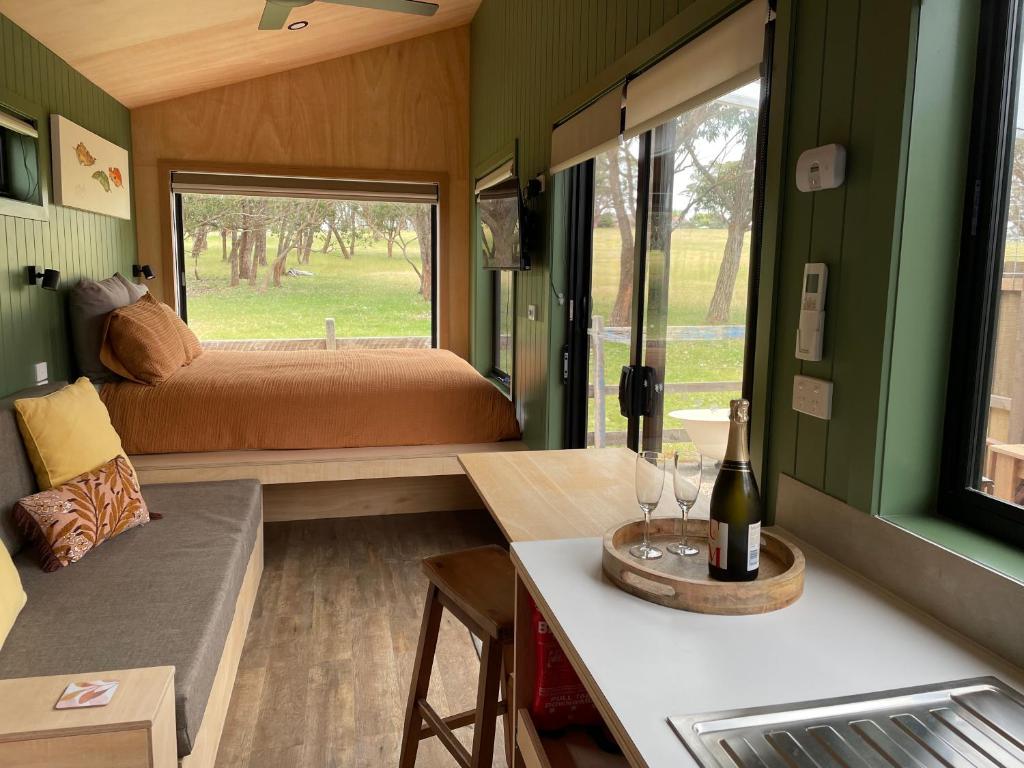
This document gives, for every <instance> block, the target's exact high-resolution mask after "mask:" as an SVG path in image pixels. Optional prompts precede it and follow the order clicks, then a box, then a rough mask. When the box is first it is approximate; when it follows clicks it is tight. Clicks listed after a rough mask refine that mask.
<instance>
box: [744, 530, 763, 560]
mask: <svg viewBox="0 0 1024 768" xmlns="http://www.w3.org/2000/svg"><path fill="white" fill-rule="evenodd" d="M760 563H761V524H760V523H754V524H753V525H752V526H750V527H749V528H747V570H748V571H756V570H757V568H758V566H759V565H760Z"/></svg>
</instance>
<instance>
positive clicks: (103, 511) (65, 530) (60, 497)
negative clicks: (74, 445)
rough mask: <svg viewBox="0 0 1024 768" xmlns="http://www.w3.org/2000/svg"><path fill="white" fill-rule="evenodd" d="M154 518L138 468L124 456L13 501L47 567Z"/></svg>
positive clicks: (68, 561) (65, 561) (72, 560)
mask: <svg viewBox="0 0 1024 768" xmlns="http://www.w3.org/2000/svg"><path fill="white" fill-rule="evenodd" d="M154 516H155V515H154ZM149 518H150V515H149V510H148V509H147V508H146V502H145V501H144V500H143V498H142V493H141V491H140V490H139V483H138V480H137V479H136V478H135V472H134V471H133V469H132V466H131V464H129V463H128V461H127V460H126V459H125V458H124V457H123V456H117V457H115V458H113V459H111V460H110V461H108V462H107V463H106V464H103V465H102V466H100V467H98V468H97V469H94V470H92V471H91V472H86V473H84V474H81V475H79V476H78V477H76V478H74V479H72V480H69V481H68V482H67V483H65V484H64V485H59V486H57V487H56V488H51V489H50V490H48V491H42V492H40V493H37V494H34V495H32V496H28V497H26V498H24V499H22V500H21V501H19V502H18V503H17V504H15V505H14V519H15V520H16V521H17V523H18V525H19V526H20V527H21V528H22V530H24V531H25V533H26V535H27V536H28V537H29V538H30V539H31V540H32V541H33V542H34V543H35V545H36V549H37V551H38V552H39V556H40V559H41V560H42V566H43V570H45V571H55V570H57V569H58V568H61V567H64V566H67V565H70V564H71V563H76V562H78V561H79V560H81V559H82V558H83V557H84V556H85V554H86V553H87V552H89V551H90V550H92V549H93V548H95V547H98V546H99V545H100V544H102V543H103V542H104V541H106V540H107V539H112V538H114V537H115V536H117V535H118V534H120V533H124V532H125V531H127V530H128V529H129V528H134V527H136V526H138V525H143V524H145V523H148V522H149Z"/></svg>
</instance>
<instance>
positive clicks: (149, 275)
mask: <svg viewBox="0 0 1024 768" xmlns="http://www.w3.org/2000/svg"><path fill="white" fill-rule="evenodd" d="M139 275H141V276H142V277H144V278H146V279H147V280H152V279H153V278H154V277H156V272H154V271H153V268H152V267H151V266H149V264H143V265H142V266H139V265H138V264H132V277H139Z"/></svg>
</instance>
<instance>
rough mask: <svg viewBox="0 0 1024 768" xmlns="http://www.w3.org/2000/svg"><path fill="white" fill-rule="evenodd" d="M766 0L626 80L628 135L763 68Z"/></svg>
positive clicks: (754, 2) (754, 0) (750, 5)
mask: <svg viewBox="0 0 1024 768" xmlns="http://www.w3.org/2000/svg"><path fill="white" fill-rule="evenodd" d="M767 20H768V2H767V0H752V2H750V3H748V4H747V5H745V6H743V7H742V8H740V9H739V10H737V11H736V12H734V13H733V14H732V15H730V16H728V17H726V18H725V19H723V20H722V21H720V22H719V23H718V24H716V25H715V26H713V27H711V28H710V29H709V30H707V31H706V32H704V33H703V34H701V35H699V36H698V37H696V38H694V39H693V40H691V41H690V42H689V43H687V44H686V45H684V46H683V47H682V48H680V49H679V50H678V51H676V52H675V53H672V54H670V55H669V56H667V57H666V58H664V59H662V60H661V61H659V62H658V63H657V64H655V65H654V66H653V67H651V68H650V69H648V70H646V71H645V72H643V73H642V74H641V75H639V76H638V77H636V78H634V79H633V80H630V81H629V83H628V84H627V86H626V122H625V136H626V137H627V138H629V137H632V136H636V135H638V134H641V133H643V132H644V131H647V130H650V129H651V128H654V127H656V126H658V125H661V124H662V123H664V122H666V121H668V120H670V119H672V118H673V117H675V116H677V115H679V114H682V113H683V112H685V111H686V110H687V109H689V108H691V107H693V106H696V105H697V104H701V103H704V102H707V101H710V100H711V99H714V98H716V97H718V96H721V95H723V94H726V93H728V92H729V91H732V90H735V89H736V88H739V87H740V86H741V85H744V84H745V83H749V82H750V81H752V80H755V79H756V78H757V77H758V75H759V74H760V66H761V59H762V56H763V50H764V27H765V22H766V21H767Z"/></svg>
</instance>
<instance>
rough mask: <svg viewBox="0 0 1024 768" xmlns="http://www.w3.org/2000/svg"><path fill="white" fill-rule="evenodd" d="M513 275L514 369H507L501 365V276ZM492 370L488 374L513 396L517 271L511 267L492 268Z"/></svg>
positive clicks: (513, 350) (514, 361) (512, 355)
mask: <svg viewBox="0 0 1024 768" xmlns="http://www.w3.org/2000/svg"><path fill="white" fill-rule="evenodd" d="M506 272H507V273H509V274H510V275H511V280H510V282H511V286H510V287H511V290H512V338H511V343H512V354H511V356H510V357H509V359H510V360H511V361H512V370H511V371H506V370H504V369H503V368H502V367H501V277H502V275H503V274H505V273H506ZM491 280H492V283H491V303H492V305H493V308H492V309H493V311H492V313H491V370H490V371H489V372H488V376H489V377H490V378H492V379H494V381H496V382H497V383H498V385H499V386H500V387H501V388H502V390H503V391H504V392H505V394H506V395H508V396H509V397H512V376H513V375H514V374H515V369H516V310H515V307H516V285H517V282H518V281H517V280H516V271H515V270H509V269H495V270H492V276H491Z"/></svg>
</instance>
